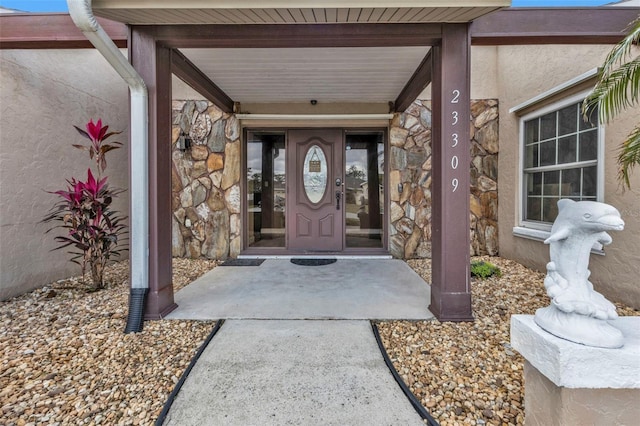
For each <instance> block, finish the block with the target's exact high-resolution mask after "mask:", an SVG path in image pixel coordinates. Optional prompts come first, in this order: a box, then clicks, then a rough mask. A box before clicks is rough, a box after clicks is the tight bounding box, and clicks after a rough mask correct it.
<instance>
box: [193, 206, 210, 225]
mask: <svg viewBox="0 0 640 426" xmlns="http://www.w3.org/2000/svg"><path fill="white" fill-rule="evenodd" d="M196 212H197V213H198V216H200V218H202V220H203V221H206V220H207V219H209V214H210V213H211V210H209V207H208V206H207V203H202V204H200V205H199V206H198V207H196Z"/></svg>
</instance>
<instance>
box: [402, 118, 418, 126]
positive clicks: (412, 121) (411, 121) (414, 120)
mask: <svg viewBox="0 0 640 426" xmlns="http://www.w3.org/2000/svg"><path fill="white" fill-rule="evenodd" d="M419 123H420V121H419V120H418V118H417V117H414V116H413V115H407V116H406V118H405V121H404V126H402V127H404V128H405V129H411V128H412V127H413V126H415V125H416V124H419Z"/></svg>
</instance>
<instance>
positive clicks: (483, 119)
mask: <svg viewBox="0 0 640 426" xmlns="http://www.w3.org/2000/svg"><path fill="white" fill-rule="evenodd" d="M496 118H498V108H488V109H485V110H484V111H482V112H481V113H480V114H478V116H477V117H476V119H475V120H474V122H473V124H474V125H475V127H476V128H478V129H479V128H481V127H482V126H484V125H485V124H487V123H488V122H489V121H491V120H495V119H496Z"/></svg>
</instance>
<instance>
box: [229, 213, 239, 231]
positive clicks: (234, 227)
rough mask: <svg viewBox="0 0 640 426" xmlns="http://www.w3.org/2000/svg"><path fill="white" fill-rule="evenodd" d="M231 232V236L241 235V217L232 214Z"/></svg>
mask: <svg viewBox="0 0 640 426" xmlns="http://www.w3.org/2000/svg"><path fill="white" fill-rule="evenodd" d="M229 224H230V225H229V230H230V233H231V235H238V236H239V235H240V231H241V229H240V215H239V214H232V215H231V219H230V221H229Z"/></svg>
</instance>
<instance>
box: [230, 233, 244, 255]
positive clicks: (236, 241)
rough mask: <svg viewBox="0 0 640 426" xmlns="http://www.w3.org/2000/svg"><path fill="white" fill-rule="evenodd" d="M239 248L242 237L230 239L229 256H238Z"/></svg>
mask: <svg viewBox="0 0 640 426" xmlns="http://www.w3.org/2000/svg"><path fill="white" fill-rule="evenodd" d="M241 249H242V238H240V237H235V238H233V239H232V240H231V244H229V256H231V257H238V255H239V254H240V250H241Z"/></svg>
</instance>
